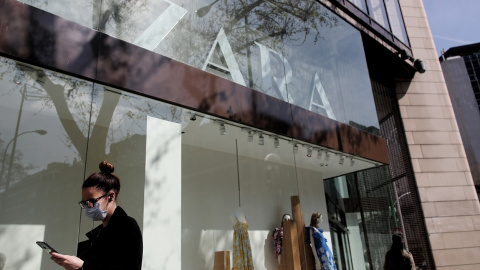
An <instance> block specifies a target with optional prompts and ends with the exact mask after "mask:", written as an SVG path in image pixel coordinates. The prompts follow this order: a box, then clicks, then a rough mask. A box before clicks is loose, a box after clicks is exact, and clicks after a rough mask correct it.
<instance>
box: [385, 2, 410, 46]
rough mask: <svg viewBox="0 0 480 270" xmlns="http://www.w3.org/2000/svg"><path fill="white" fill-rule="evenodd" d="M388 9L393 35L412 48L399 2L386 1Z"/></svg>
mask: <svg viewBox="0 0 480 270" xmlns="http://www.w3.org/2000/svg"><path fill="white" fill-rule="evenodd" d="M384 1H385V6H386V7H387V12H388V19H389V21H390V26H391V27H392V33H393V34H394V35H395V36H396V37H397V38H398V39H400V40H401V41H402V42H403V43H404V44H406V45H407V46H410V43H409V42H408V37H407V31H406V30H405V24H404V22H403V16H402V11H401V10H400V4H399V3H398V0H384Z"/></svg>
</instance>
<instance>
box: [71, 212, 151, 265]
mask: <svg viewBox="0 0 480 270" xmlns="http://www.w3.org/2000/svg"><path fill="white" fill-rule="evenodd" d="M86 235H87V237H88V240H86V241H83V242H80V243H79V244H78V251H77V256H78V257H79V258H80V259H82V260H83V261H84V263H83V269H84V270H97V269H98V270H110V269H112V270H113V269H115V270H120V269H125V270H127V269H128V270H140V269H141V268H142V256H143V240H142V233H141V231H140V227H138V224H137V222H136V221H135V219H134V218H132V217H129V216H127V213H125V211H124V210H123V209H122V208H121V207H119V206H117V208H116V209H115V211H114V212H113V215H112V217H111V218H110V221H109V222H108V225H107V227H103V224H100V225H99V226H98V227H96V228H95V229H93V230H91V231H90V232H88V233H87V234H86Z"/></svg>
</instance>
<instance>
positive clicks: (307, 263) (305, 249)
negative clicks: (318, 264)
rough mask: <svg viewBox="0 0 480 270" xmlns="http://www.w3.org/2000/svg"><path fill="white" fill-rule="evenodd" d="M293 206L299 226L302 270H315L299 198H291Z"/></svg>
mask: <svg viewBox="0 0 480 270" xmlns="http://www.w3.org/2000/svg"><path fill="white" fill-rule="evenodd" d="M290 201H291V204H292V214H293V220H294V221H295V223H296V224H297V236H298V248H299V250H300V264H301V267H302V270H315V259H314V258H313V253H312V248H311V247H310V245H309V244H307V242H306V241H305V220H304V219H303V211H302V206H301V205H300V198H299V197H298V196H292V197H290Z"/></svg>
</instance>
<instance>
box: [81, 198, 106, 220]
mask: <svg viewBox="0 0 480 270" xmlns="http://www.w3.org/2000/svg"><path fill="white" fill-rule="evenodd" d="M101 205H102V204H101V203H100V202H96V203H95V205H94V206H93V207H92V208H88V207H87V208H85V215H86V216H87V217H89V218H91V219H93V221H100V220H104V219H105V217H106V216H107V209H108V202H107V208H106V209H105V211H104V210H102V208H101V207H100V206H101Z"/></svg>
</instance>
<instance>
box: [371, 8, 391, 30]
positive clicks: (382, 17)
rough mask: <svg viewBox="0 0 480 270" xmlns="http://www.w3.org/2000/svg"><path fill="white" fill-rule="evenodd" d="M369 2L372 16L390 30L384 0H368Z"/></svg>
mask: <svg viewBox="0 0 480 270" xmlns="http://www.w3.org/2000/svg"><path fill="white" fill-rule="evenodd" d="M367 4H368V11H369V14H370V17H371V18H373V19H374V20H375V21H376V22H377V23H379V24H380V25H381V26H383V28H385V29H387V30H389V31H390V25H389V22H388V19H387V12H386V10H385V4H384V2H383V0H367Z"/></svg>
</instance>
